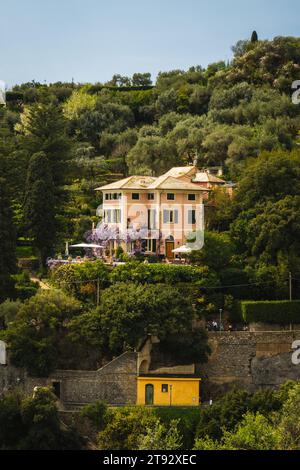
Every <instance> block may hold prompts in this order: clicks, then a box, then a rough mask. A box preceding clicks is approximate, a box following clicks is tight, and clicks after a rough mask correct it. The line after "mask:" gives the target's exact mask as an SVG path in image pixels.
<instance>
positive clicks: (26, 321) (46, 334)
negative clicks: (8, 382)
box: [1, 290, 81, 376]
mask: <svg viewBox="0 0 300 470" xmlns="http://www.w3.org/2000/svg"><path fill="white" fill-rule="evenodd" d="M12 307H13V309H12V308H10V312H11V311H12V310H13V317H12V318H10V319H13V321H11V322H10V323H8V325H7V329H6V330H4V331H3V332H2V335H1V336H2V338H3V339H5V341H6V342H7V343H8V345H9V347H10V351H11V361H12V363H13V364H14V365H16V366H18V367H25V368H26V369H27V371H28V372H29V374H31V375H36V376H47V375H48V374H49V373H50V372H51V371H52V370H53V369H55V368H56V367H57V366H58V361H59V359H60V357H61V355H62V352H64V356H67V351H68V347H67V344H66V343H68V341H67V339H66V332H67V323H68V321H69V320H71V319H72V318H73V317H74V316H75V315H79V314H80V313H81V305H80V304H79V302H78V301H77V300H75V299H73V298H71V297H68V296H66V295H65V294H64V293H62V292H59V291H55V290H51V291H50V290H49V291H40V292H39V293H38V294H37V295H36V296H34V297H32V298H31V299H29V300H27V301H26V302H25V303H24V304H21V305H19V304H17V305H15V304H14V305H13V306H12ZM17 308H18V310H17V312H16V309H17ZM6 310H7V309H6ZM4 312H5V311H4ZM6 315H7V314H6ZM69 354H71V355H72V356H73V355H74V351H72V352H69Z"/></svg>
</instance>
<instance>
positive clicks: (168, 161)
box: [127, 136, 178, 175]
mask: <svg viewBox="0 0 300 470" xmlns="http://www.w3.org/2000/svg"><path fill="white" fill-rule="evenodd" d="M177 161H178V160H177V157H176V150H175V148H174V146H173V145H172V143H170V142H168V141H167V140H166V139H164V138H162V137H158V136H147V137H140V138H139V139H138V141H137V143H136V144H135V146H134V147H132V148H131V150H130V151H129V153H128V155H127V164H128V167H129V171H130V173H131V174H134V173H137V174H150V175H160V174H161V173H163V172H164V171H167V170H168V169H169V168H170V167H171V166H173V165H175V164H176V162H177Z"/></svg>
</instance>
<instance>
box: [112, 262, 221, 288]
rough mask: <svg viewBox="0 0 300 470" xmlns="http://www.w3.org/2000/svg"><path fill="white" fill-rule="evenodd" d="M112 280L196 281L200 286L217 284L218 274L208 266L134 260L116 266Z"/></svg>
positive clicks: (167, 282)
mask: <svg viewBox="0 0 300 470" xmlns="http://www.w3.org/2000/svg"><path fill="white" fill-rule="evenodd" d="M110 279H111V281H112V282H122V281H125V282H130V281H131V282H139V283H142V284H157V283H165V284H171V285H173V284H178V283H194V284H198V285H199V286H201V284H202V285H207V284H209V285H215V284H216V283H217V278H216V276H215V275H214V274H213V273H211V272H210V271H209V268H208V267H207V266H201V267H200V266H188V265H186V266H185V265H168V264H160V263H146V264H145V263H139V262H136V261H133V262H131V263H126V264H124V265H120V266H117V267H115V268H114V269H113V270H112V272H111V274H110Z"/></svg>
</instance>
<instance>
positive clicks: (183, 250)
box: [172, 245, 192, 253]
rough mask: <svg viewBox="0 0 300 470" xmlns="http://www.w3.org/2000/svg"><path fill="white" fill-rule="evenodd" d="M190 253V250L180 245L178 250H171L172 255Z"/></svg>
mask: <svg viewBox="0 0 300 470" xmlns="http://www.w3.org/2000/svg"><path fill="white" fill-rule="evenodd" d="M191 251H192V250H191V248H189V247H188V246H186V245H182V246H180V247H179V248H175V249H174V250H172V252H173V253H191Z"/></svg>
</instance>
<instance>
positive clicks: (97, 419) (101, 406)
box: [80, 401, 107, 430]
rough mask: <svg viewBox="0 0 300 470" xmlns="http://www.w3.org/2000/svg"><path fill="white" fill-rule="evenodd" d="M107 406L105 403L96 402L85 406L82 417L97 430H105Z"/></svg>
mask: <svg viewBox="0 0 300 470" xmlns="http://www.w3.org/2000/svg"><path fill="white" fill-rule="evenodd" d="M106 414H107V404H106V403H105V402H103V401H96V402H94V403H89V404H88V405H85V406H84V407H83V408H82V410H81V412H80V415H81V416H82V417H83V418H87V419H88V420H89V421H90V422H91V423H92V424H93V426H95V428H96V429H98V430H100V429H102V428H103V426H104V423H105V421H106Z"/></svg>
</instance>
